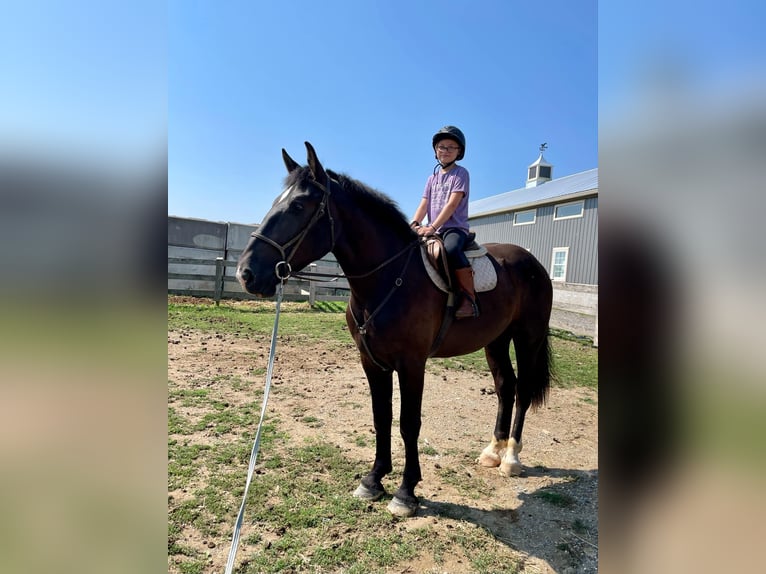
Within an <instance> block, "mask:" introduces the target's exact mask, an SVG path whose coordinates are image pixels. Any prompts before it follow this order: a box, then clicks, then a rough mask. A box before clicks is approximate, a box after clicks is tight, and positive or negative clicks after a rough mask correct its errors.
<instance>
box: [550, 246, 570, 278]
mask: <svg viewBox="0 0 766 574" xmlns="http://www.w3.org/2000/svg"><path fill="white" fill-rule="evenodd" d="M568 260H569V247H554V248H553V257H552V258H551V279H552V280H553V281H562V282H563V281H566V280H567V261H568Z"/></svg>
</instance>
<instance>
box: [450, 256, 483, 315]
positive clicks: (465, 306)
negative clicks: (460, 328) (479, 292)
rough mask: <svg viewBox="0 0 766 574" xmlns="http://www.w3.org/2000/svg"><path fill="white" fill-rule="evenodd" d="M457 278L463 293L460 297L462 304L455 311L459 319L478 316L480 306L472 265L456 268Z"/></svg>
mask: <svg viewBox="0 0 766 574" xmlns="http://www.w3.org/2000/svg"><path fill="white" fill-rule="evenodd" d="M455 279H457V283H458V287H459V288H460V291H461V292H462V295H463V296H462V297H461V298H460V306H459V307H458V308H457V311H455V317H457V318H458V319H464V318H466V317H478V316H479V306H478V304H477V303H476V292H475V291H474V288H473V269H471V268H470V267H463V268H462V269H455Z"/></svg>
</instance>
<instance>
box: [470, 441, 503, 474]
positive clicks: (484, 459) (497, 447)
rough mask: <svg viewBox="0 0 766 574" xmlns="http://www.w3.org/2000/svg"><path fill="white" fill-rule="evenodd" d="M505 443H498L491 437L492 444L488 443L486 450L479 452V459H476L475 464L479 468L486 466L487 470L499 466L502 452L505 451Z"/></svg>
mask: <svg viewBox="0 0 766 574" xmlns="http://www.w3.org/2000/svg"><path fill="white" fill-rule="evenodd" d="M507 443H508V441H505V440H501V441H498V440H497V439H495V437H492V442H491V443H489V446H487V448H485V449H484V450H483V451H481V454H480V455H479V458H477V459H476V462H477V463H479V464H480V465H481V466H486V467H488V468H495V467H497V466H500V463H501V457H502V456H503V452H504V451H505V448H506V445H507Z"/></svg>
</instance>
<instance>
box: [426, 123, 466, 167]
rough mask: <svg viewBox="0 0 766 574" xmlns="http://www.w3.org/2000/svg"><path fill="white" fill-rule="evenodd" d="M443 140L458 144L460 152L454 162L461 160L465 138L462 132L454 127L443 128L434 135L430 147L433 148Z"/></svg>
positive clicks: (463, 154)
mask: <svg viewBox="0 0 766 574" xmlns="http://www.w3.org/2000/svg"><path fill="white" fill-rule="evenodd" d="M444 139H451V140H455V141H456V142H457V143H459V144H460V152H459V153H458V154H457V160H455V161H460V160H461V159H463V157H464V156H465V136H464V135H463V132H461V131H460V130H459V129H458V128H456V127H455V126H444V127H443V128H442V129H440V130H439V131H438V132H436V133H435V134H434V137H433V138H432V139H431V147H434V148H435V147H436V144H437V143H439V142H440V141H441V140H444Z"/></svg>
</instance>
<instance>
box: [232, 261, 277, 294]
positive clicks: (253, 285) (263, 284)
mask: <svg viewBox="0 0 766 574" xmlns="http://www.w3.org/2000/svg"><path fill="white" fill-rule="evenodd" d="M237 279H238V280H239V284H240V285H242V288H243V289H244V290H245V291H247V292H248V293H250V294H252V295H256V296H258V297H271V296H273V295H274V293H276V291H277V289H276V281H275V280H274V278H270V280H269V281H266V280H264V279H263V277H259V276H257V275H256V274H255V273H253V271H252V269H250V267H245V266H242V265H239V266H237Z"/></svg>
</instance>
